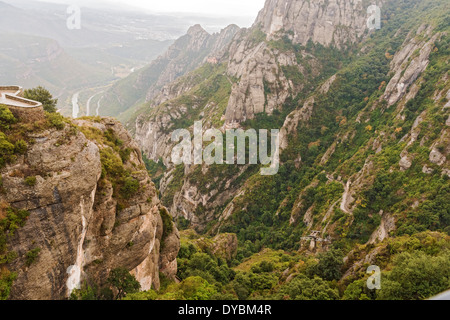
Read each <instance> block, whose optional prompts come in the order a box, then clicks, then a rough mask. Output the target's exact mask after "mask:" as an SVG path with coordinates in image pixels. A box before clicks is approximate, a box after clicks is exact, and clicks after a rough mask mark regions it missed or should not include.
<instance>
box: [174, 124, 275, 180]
mask: <svg viewBox="0 0 450 320" xmlns="http://www.w3.org/2000/svg"><path fill="white" fill-rule="evenodd" d="M279 133H280V132H279V130H271V133H270V145H271V148H270V149H271V150H270V151H271V152H270V154H269V152H268V151H269V150H268V146H269V137H268V130H265V129H262V130H259V134H258V133H257V132H256V130H254V129H249V130H247V131H244V130H242V129H237V130H234V129H232V130H226V132H225V136H226V138H225V141H224V137H223V136H224V134H223V133H222V131H220V130H218V129H214V128H212V129H208V130H206V131H205V133H203V123H202V121H197V122H195V124H194V139H193V141H192V139H191V133H190V132H189V130H186V129H179V130H176V131H174V132H173V134H172V142H174V143H178V144H177V145H176V146H175V147H174V148H173V149H172V162H173V163H174V164H175V165H179V164H182V163H184V164H186V165H192V164H194V165H201V164H203V163H205V164H207V165H212V164H227V165H234V164H238V165H245V164H253V165H256V164H261V165H263V166H268V167H263V168H261V175H263V176H270V175H275V174H277V173H278V170H279V167H280V159H279V158H280V141H279ZM213 138H214V139H213ZM180 140H181V141H180ZM247 140H248V142H249V143H248V153H247ZM204 142H207V143H208V142H211V143H210V144H209V145H208V146H206V147H205V148H203V143H204ZM224 143H225V144H226V146H225V148H224ZM258 155H259V162H258ZM247 158H248V162H247Z"/></svg>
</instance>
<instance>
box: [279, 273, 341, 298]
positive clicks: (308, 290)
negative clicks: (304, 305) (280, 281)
mask: <svg viewBox="0 0 450 320" xmlns="http://www.w3.org/2000/svg"><path fill="white" fill-rule="evenodd" d="M278 299H280V300H281V299H289V300H338V299H339V293H338V290H337V289H334V288H331V287H330V284H329V283H328V282H327V281H324V280H322V279H321V278H319V277H317V276H316V277H314V278H313V279H309V278H308V277H307V276H305V275H303V274H300V275H298V276H297V277H295V278H294V279H293V280H292V281H291V282H289V283H288V284H286V285H284V286H283V287H282V288H281V289H280V291H279V293H278Z"/></svg>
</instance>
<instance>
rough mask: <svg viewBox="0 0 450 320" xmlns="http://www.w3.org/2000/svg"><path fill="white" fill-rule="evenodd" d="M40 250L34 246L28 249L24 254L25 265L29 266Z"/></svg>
mask: <svg viewBox="0 0 450 320" xmlns="http://www.w3.org/2000/svg"><path fill="white" fill-rule="evenodd" d="M40 252H41V248H34V249H32V250H30V251H28V252H27V254H26V261H25V265H26V266H27V267H30V266H31V265H32V264H33V263H34V261H35V260H36V259H37V257H38V256H39V253H40Z"/></svg>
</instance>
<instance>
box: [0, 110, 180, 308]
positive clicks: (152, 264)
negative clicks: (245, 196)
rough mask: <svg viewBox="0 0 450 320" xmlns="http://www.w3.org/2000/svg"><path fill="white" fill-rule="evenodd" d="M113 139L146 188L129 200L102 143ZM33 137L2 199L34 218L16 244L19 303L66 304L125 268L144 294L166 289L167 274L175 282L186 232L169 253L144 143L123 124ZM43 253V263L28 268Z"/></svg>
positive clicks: (174, 237) (81, 124)
mask: <svg viewBox="0 0 450 320" xmlns="http://www.w3.org/2000/svg"><path fill="white" fill-rule="evenodd" d="M83 132H84V133H83ZM105 134H107V135H109V136H111V135H112V136H113V137H115V138H116V139H117V140H116V141H121V142H120V143H121V148H122V149H123V150H128V152H129V157H128V159H126V160H124V164H123V168H124V170H126V171H127V172H130V173H131V177H132V179H134V180H136V181H138V184H139V188H138V190H137V192H136V193H134V194H132V196H130V197H127V199H126V201H123V200H119V199H118V198H117V190H115V189H114V188H117V186H115V185H114V184H113V181H111V179H110V178H109V177H108V176H105V173H104V164H103V162H102V161H105V160H104V158H103V156H102V155H101V154H104V153H103V152H102V150H109V149H110V146H109V145H108V144H105V140H102V139H100V138H99V137H101V136H102V135H105ZM32 137H33V138H34V141H35V143H34V144H32V145H30V146H29V148H28V151H27V152H26V154H25V155H24V156H20V157H19V158H18V160H17V161H16V162H15V163H13V164H11V165H9V166H7V167H5V168H3V169H2V170H1V175H2V177H3V188H4V189H5V190H6V192H5V193H2V194H0V201H2V202H6V203H8V204H9V205H10V206H12V207H14V208H18V209H25V210H28V211H29V212H30V216H29V218H28V220H27V221H26V224H25V226H24V227H23V228H21V229H19V230H18V231H17V232H16V234H15V235H14V237H13V238H12V239H10V242H9V243H8V246H9V248H10V250H11V251H14V252H16V253H17V255H18V258H17V259H16V260H15V261H14V262H13V263H11V265H9V266H8V268H9V269H10V270H11V271H15V272H17V274H18V277H17V280H16V281H15V282H14V284H13V287H12V290H11V297H10V298H11V299H42V300H43V299H64V298H67V297H68V296H69V295H70V292H71V291H72V290H73V289H75V288H77V287H79V285H80V284H81V283H84V282H87V283H91V284H92V283H96V284H99V285H102V284H104V283H105V280H106V279H107V277H108V274H109V272H110V271H111V270H112V269H114V268H118V267H125V268H127V269H128V270H130V271H131V272H132V273H134V274H135V275H136V277H137V279H138V281H139V282H140V283H141V286H142V289H143V290H148V289H150V288H151V286H152V285H153V286H154V287H156V288H158V287H159V271H162V272H164V273H165V274H166V275H167V276H169V277H174V276H175V274H176V255H177V253H178V250H179V235H178V231H177V230H176V228H175V227H174V228H173V229H174V230H173V232H172V234H171V235H170V236H169V238H170V240H167V241H166V242H165V246H164V249H161V246H160V244H161V240H162V232H163V223H162V220H161V216H160V210H162V209H163V207H162V206H161V204H160V201H159V199H158V196H157V192H156V190H155V187H154V185H153V183H152V182H151V181H150V179H149V177H148V174H147V172H146V170H145V166H144V164H143V162H142V158H141V153H140V150H139V148H138V146H137V144H136V143H135V142H134V141H133V140H132V138H131V136H130V135H129V134H128V132H127V131H126V130H125V129H124V128H123V126H122V125H121V124H119V123H118V122H116V121H114V120H112V119H102V120H100V121H99V120H97V121H95V122H94V121H92V120H77V121H73V122H72V123H70V124H66V125H65V128H64V129H62V130H56V129H49V130H46V131H44V132H37V133H33V134H32ZM114 152H115V151H114ZM102 164H103V168H102ZM28 176H34V177H36V183H35V184H34V185H27V184H25V183H24V177H28ZM35 248H39V249H40V253H39V255H38V257H37V258H36V259H35V261H34V262H33V263H32V264H26V263H25V262H26V254H27V252H29V251H30V250H32V249H35Z"/></svg>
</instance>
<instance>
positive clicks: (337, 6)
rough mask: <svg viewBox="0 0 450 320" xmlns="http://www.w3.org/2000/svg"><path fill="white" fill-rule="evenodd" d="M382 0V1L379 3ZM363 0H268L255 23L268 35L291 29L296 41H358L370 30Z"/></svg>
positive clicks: (326, 43) (278, 34)
mask: <svg viewBox="0 0 450 320" xmlns="http://www.w3.org/2000/svg"><path fill="white" fill-rule="evenodd" d="M381 2H382V1H379V2H378V4H380V3H381ZM364 3H365V2H364V1H362V0H345V1H341V0H317V1H309V0H295V1H292V0H267V1H266V4H265V6H264V9H263V10H261V11H260V13H259V14H258V17H257V18H256V22H255V24H254V26H259V27H261V29H262V30H263V31H264V32H265V33H266V34H267V35H268V37H269V38H277V36H280V32H281V34H285V33H288V34H289V35H290V38H291V39H292V41H293V42H295V43H299V44H303V45H304V44H306V43H307V42H308V40H312V41H313V42H317V43H320V44H322V45H325V46H328V45H331V44H334V45H336V46H343V45H345V43H346V42H355V41H357V40H358V38H359V37H361V36H363V35H364V33H365V32H366V31H367V27H366V22H367V6H368V5H367V6H366V7H365V6H364Z"/></svg>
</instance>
